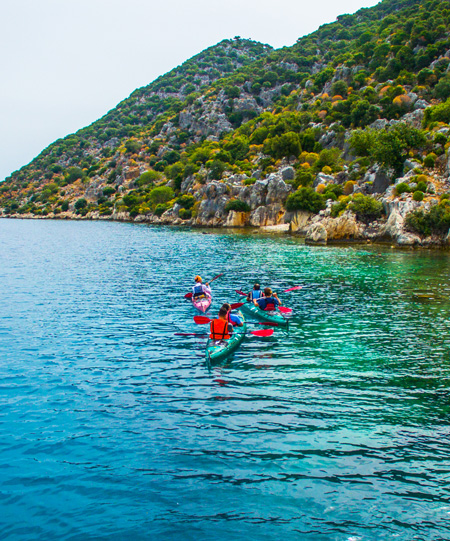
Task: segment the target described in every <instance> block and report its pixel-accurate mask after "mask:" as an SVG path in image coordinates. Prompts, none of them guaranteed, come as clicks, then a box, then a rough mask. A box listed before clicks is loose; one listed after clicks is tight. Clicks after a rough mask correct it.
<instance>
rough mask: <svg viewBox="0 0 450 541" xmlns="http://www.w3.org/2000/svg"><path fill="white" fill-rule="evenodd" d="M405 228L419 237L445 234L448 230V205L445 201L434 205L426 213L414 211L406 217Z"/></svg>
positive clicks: (449, 224)
mask: <svg viewBox="0 0 450 541" xmlns="http://www.w3.org/2000/svg"><path fill="white" fill-rule="evenodd" d="M405 224H406V226H407V228H408V229H409V230H410V231H412V232H414V233H419V235H423V236H428V235H432V234H443V233H444V234H445V233H447V232H448V230H449V228H450V204H449V200H448V199H445V200H443V201H441V202H440V203H439V204H438V205H434V206H432V207H431V208H430V210H429V211H428V212H425V211H423V210H415V211H413V212H410V213H409V214H407V215H406V218H405Z"/></svg>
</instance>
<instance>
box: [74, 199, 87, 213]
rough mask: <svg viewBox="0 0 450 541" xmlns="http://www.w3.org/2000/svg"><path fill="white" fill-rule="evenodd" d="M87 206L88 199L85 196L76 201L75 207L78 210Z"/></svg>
mask: <svg viewBox="0 0 450 541" xmlns="http://www.w3.org/2000/svg"><path fill="white" fill-rule="evenodd" d="M86 207H87V201H86V199H84V197H82V198H81V199H78V200H77V201H76V203H75V209H76V210H81V209H84V208H86Z"/></svg>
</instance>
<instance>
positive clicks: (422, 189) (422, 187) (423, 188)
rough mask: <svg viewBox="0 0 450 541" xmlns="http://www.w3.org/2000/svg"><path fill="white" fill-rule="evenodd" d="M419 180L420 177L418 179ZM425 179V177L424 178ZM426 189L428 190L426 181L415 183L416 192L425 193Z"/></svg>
mask: <svg viewBox="0 0 450 541" xmlns="http://www.w3.org/2000/svg"><path fill="white" fill-rule="evenodd" d="M420 176H424V175H420ZM419 178H420V177H419ZM425 178H426V177H425ZM427 188H428V182H426V181H423V180H420V181H419V182H418V183H417V186H416V190H419V191H420V192H424V193H425V192H426V191H427Z"/></svg>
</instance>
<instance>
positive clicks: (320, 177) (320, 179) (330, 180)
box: [313, 173, 334, 188]
mask: <svg viewBox="0 0 450 541" xmlns="http://www.w3.org/2000/svg"><path fill="white" fill-rule="evenodd" d="M319 184H325V186H327V185H328V184H334V177H333V176H331V175H326V174H325V173H318V174H317V176H316V178H315V179H314V182H313V188H317V186H318V185H319Z"/></svg>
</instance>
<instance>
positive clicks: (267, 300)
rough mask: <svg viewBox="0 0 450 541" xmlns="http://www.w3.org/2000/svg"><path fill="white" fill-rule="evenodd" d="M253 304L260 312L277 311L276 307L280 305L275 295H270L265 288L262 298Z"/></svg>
mask: <svg viewBox="0 0 450 541" xmlns="http://www.w3.org/2000/svg"><path fill="white" fill-rule="evenodd" d="M253 304H254V305H255V306H257V307H258V308H260V309H261V310H266V311H267V312H273V311H275V310H276V309H277V306H279V305H280V304H281V301H280V299H279V298H278V295H277V294H276V293H272V290H271V289H270V287H266V288H265V289H264V297H262V298H260V299H254V300H253Z"/></svg>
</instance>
